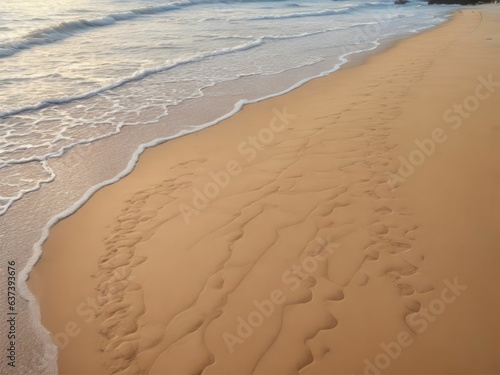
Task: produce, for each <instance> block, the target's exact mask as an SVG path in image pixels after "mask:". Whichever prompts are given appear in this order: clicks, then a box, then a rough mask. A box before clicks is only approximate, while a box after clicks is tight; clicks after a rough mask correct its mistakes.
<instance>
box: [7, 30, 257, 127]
mask: <svg viewBox="0 0 500 375" xmlns="http://www.w3.org/2000/svg"><path fill="white" fill-rule="evenodd" d="M263 43H264V40H263V38H257V39H255V40H251V41H249V42H247V43H243V44H240V45H238V46H235V47H229V48H223V49H220V50H216V51H212V52H207V53H202V54H199V55H194V56H192V57H188V58H185V59H180V60H177V61H175V62H173V63H170V64H166V65H161V66H157V67H154V68H150V69H142V70H139V71H137V72H136V73H135V74H134V75H132V76H129V77H126V78H123V79H120V80H118V81H116V82H114V83H112V84H110V85H107V86H103V87H100V88H98V89H96V90H93V91H90V92H87V93H84V94H80V95H75V96H69V97H63V98H51V99H46V100H43V101H41V102H39V103H37V104H34V105H27V106H24V107H20V108H15V109H12V110H7V111H5V112H3V113H0V119H1V118H5V117H9V116H13V115H17V114H20V113H23V112H28V111H33V110H38V109H42V108H45V107H48V106H50V105H58V104H67V103H70V102H74V101H77V100H83V99H89V98H91V97H93V96H96V95H98V94H100V93H103V92H106V91H109V90H113V89H115V88H118V87H120V86H123V85H124V84H127V83H130V82H135V81H139V80H141V79H144V78H146V77H148V76H150V75H152V74H157V73H161V72H165V71H167V70H170V69H173V68H175V67H177V66H180V65H185V64H189V63H193V62H199V61H202V60H205V59H208V58H211V57H215V56H220V55H226V54H230V53H235V52H241V51H246V50H249V49H252V48H255V47H258V46H260V45H262V44H263Z"/></svg>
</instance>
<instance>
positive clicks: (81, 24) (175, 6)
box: [0, 0, 276, 58]
mask: <svg viewBox="0 0 500 375" xmlns="http://www.w3.org/2000/svg"><path fill="white" fill-rule="evenodd" d="M273 1H276V0H273ZM238 2H243V1H241V0H239V1H238V0H230V1H228V0H226V1H220V0H182V1H174V2H170V3H168V4H165V5H160V6H148V7H142V8H136V9H131V10H129V11H126V12H120V13H111V14H108V15H106V16H104V17H101V18H95V19H90V20H87V19H78V20H73V21H67V22H61V23H59V24H57V25H52V26H48V27H45V28H42V29H38V30H33V31H32V32H30V33H28V34H26V35H24V36H22V37H18V38H16V39H14V40H11V41H8V42H3V43H0V58H3V57H9V56H12V55H14V54H16V53H18V52H20V51H23V50H26V49H30V48H33V47H36V46H40V45H45V44H51V43H55V42H58V41H61V40H64V39H67V38H70V37H72V36H74V35H75V34H79V33H82V32H85V31H89V30H92V29H95V28H100V27H105V26H110V25H114V24H116V23H118V22H123V21H128V20H133V19H136V18H139V17H143V16H149V15H155V14H161V13H165V12H170V11H175V10H180V9H183V8H185V7H190V6H195V5H200V4H221V3H238ZM251 2H267V1H266V0H251Z"/></svg>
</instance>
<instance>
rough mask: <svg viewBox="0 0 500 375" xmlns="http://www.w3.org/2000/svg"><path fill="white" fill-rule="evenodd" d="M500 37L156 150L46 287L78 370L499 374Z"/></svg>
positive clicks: (418, 40)
mask: <svg viewBox="0 0 500 375" xmlns="http://www.w3.org/2000/svg"><path fill="white" fill-rule="evenodd" d="M499 22H500V11H499V10H498V7H497V6H488V7H476V8H473V9H467V10H465V9H464V10H462V11H458V12H457V13H455V15H454V16H453V17H452V19H451V20H450V21H448V22H447V23H445V24H443V25H441V26H439V27H437V28H434V29H432V30H431V31H428V32H425V33H422V34H418V35H415V36H414V37H411V38H408V39H405V40H403V41H401V42H398V43H397V44H396V45H394V46H392V47H391V48H389V49H386V50H384V51H383V52H382V53H379V54H376V55H373V56H371V57H369V58H368V59H367V60H366V61H364V62H363V63H362V64H359V65H356V66H350V67H347V68H343V69H341V70H340V71H338V72H335V73H333V74H331V75H329V76H327V77H324V78H320V79H315V80H313V81H310V82H308V83H306V84H304V85H303V86H301V87H299V88H298V89H296V90H294V91H291V92H290V93H288V94H285V95H282V96H279V97H275V98H272V99H267V100H265V101H262V102H259V103H256V104H251V105H247V106H245V107H244V108H243V109H242V110H241V111H240V112H238V113H237V114H235V115H234V116H232V117H230V118H229V119H227V120H224V121H223V122H221V123H219V124H217V125H215V126H213V127H211V128H207V129H204V130H202V131H200V132H197V133H194V134H190V135H187V136H184V137H181V138H177V139H175V140H172V141H169V142H167V143H165V144H162V145H160V146H157V147H154V148H151V149H148V150H147V151H145V152H144V153H143V154H142V156H141V158H140V160H139V162H138V164H137V166H136V168H135V169H134V170H133V171H132V173H131V174H130V175H128V176H127V177H125V178H123V179H122V180H120V181H119V182H117V183H115V184H112V185H110V186H107V187H105V188H103V189H101V190H100V191H98V192H97V193H96V194H95V195H94V196H93V197H92V198H91V199H90V200H89V201H88V202H87V203H86V204H85V205H84V206H83V207H82V208H81V209H79V210H78V211H77V212H76V213H75V214H73V215H72V216H70V217H68V218H66V219H64V220H62V221H61V222H59V223H58V224H57V225H55V226H54V227H53V228H52V230H51V232H50V235H49V238H48V240H47V241H46V243H45V245H44V247H43V255H42V257H41V259H40V261H39V262H38V264H37V265H36V266H35V268H34V269H33V271H32V273H31V274H30V279H29V286H30V288H31V290H32V291H33V293H34V294H35V295H36V296H37V298H38V300H39V302H40V307H41V315H42V323H43V325H44V326H45V327H46V328H47V329H48V330H49V331H50V332H51V334H52V337H53V340H54V343H55V344H56V345H57V346H58V348H59V359H58V365H59V373H60V374H151V375H153V374H207V375H208V374H227V375H234V374H274V375H277V374H297V373H300V374H372V375H373V374H380V373H386V374H498V373H500V339H499V338H498V332H499V329H500V322H499V318H498V317H499V316H500V292H499V290H498V288H497V287H496V285H497V284H498V283H499V281H500V276H498V271H497V270H498V265H499V264H500V232H499V231H498V227H499V225H500V193H499V192H500V154H499V152H498V150H499V149H500V122H499V121H500V120H499V109H498V108H499V107H498V106H499V104H500V65H499V64H498V62H499V61H500V29H499V28H498V24H499Z"/></svg>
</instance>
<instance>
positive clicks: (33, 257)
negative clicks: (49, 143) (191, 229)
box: [1, 26, 439, 373]
mask: <svg viewBox="0 0 500 375" xmlns="http://www.w3.org/2000/svg"><path fill="white" fill-rule="evenodd" d="M438 27H439V26H438ZM433 28H434V27H432V29H433ZM424 32H426V31H424ZM412 36H413V35H411V34H410V35H407V36H406V37H412ZM404 38H405V37H401V38H396V39H397V40H394V41H390V40H384V41H383V44H385V45H386V46H380V47H378V46H375V47H374V50H373V51H360V52H355V53H353V54H352V55H350V56H349V57H351V56H356V59H354V60H358V62H354V61H350V60H349V61H348V62H346V63H341V66H340V67H339V69H342V68H348V67H349V66H350V65H351V64H357V63H359V62H360V61H362V60H363V59H365V58H368V57H369V56H370V55H373V54H377V53H379V51H381V49H383V48H387V46H390V45H391V44H392V43H397V42H398V40H401V39H404ZM335 71H337V70H335ZM322 74H324V73H322ZM327 75H328V74H327ZM313 79H317V77H315V76H313V77H309V78H307V79H305V80H304V81H305V83H307V82H308V81H310V80H313ZM290 90H293V89H290V88H287V89H285V90H284V92H288V91H290ZM276 95H278V96H279V95H281V94H273V95H271V97H274V96H276ZM261 100H263V99H258V100H257V102H258V101H261ZM245 105H246V104H245ZM235 113H237V111H236V112H235ZM226 116H229V115H228V114H226V115H225V116H223V117H226ZM229 117H230V116H229ZM213 122H214V123H218V122H220V120H215V121H213ZM200 127H201V129H199V130H195V132H197V131H200V130H203V128H204V127H205V124H204V125H201V126H200ZM106 138H108V137H106ZM167 138H168V139H170V138H172V139H175V138H178V136H177V135H174V136H172V137H167ZM160 139H161V138H156V139H155V141H153V142H149V143H157V142H159V140H160ZM163 139H165V138H163ZM105 141H106V139H105ZM164 142H167V141H160V144H161V143H164ZM149 143H146V144H149ZM143 146H144V144H143V145H141V148H142V147H143ZM150 147H151V146H150ZM87 148H89V149H90V148H91V147H89V146H88V145H79V146H77V147H76V148H74V149H72V150H71V151H70V152H69V153H68V156H67V158H68V160H69V162H71V161H72V160H73V161H74V160H75V159H76V160H78V159H80V158H86V157H89V156H91V155H92V151H90V154H89V151H87V150H86V149H87ZM140 153H141V152H139V149H137V150H136V151H135V153H134V154H138V155H140ZM50 160H51V162H50V167H51V169H54V165H55V166H56V169H54V171H57V175H58V176H59V172H62V170H60V168H59V167H60V166H59V164H61V162H60V161H59V160H56V159H54V160H52V159H50ZM80 162H81V161H80ZM66 163H67V161H64V160H63V162H62V164H61V165H62V166H64V165H65V164H66ZM131 163H132V160H131V161H130V162H129V167H128V168H127V169H125V170H123V171H122V172H121V173H120V174H119V175H120V176H121V175H128V173H130V171H127V170H128V169H129V168H131V167H130V164H131ZM132 164H134V165H133V166H132V169H133V167H134V166H135V163H132ZM57 168H59V170H57ZM61 177H62V178H63V179H64V178H68V177H69V176H67V173H61ZM121 178H123V177H119V178H118V179H117V176H115V177H113V178H112V179H108V180H105V182H101V183H99V184H97V185H94V186H93V187H92V188H90V189H89V190H87V191H86V192H85V193H83V191H80V192H77V193H76V195H78V197H79V198H78V200H77V201H75V203H74V204H72V205H71V207H70V208H66V207H67V206H66V205H65V204H62V205H61V204H57V203H56V202H55V201H52V199H49V200H47V199H46V198H47V193H50V192H54V191H55V192H57V194H61V193H64V187H61V186H59V187H58V188H56V189H51V190H50V191H49V190H47V191H46V192H45V194H42V198H40V197H39V194H38V190H37V191H35V192H32V193H29V196H27V197H25V198H24V202H22V203H21V204H18V205H15V206H14V207H13V208H11V210H9V212H7V213H6V214H4V215H2V217H1V219H3V221H4V223H5V224H9V222H7V219H10V220H12V219H17V220H14V222H19V219H20V218H21V219H23V220H21V221H22V222H23V223H24V222H26V223H27V225H30V226H32V227H34V226H35V223H34V222H31V223H29V222H28V221H27V220H24V219H26V218H25V215H23V214H22V211H23V209H25V208H26V206H30V205H33V204H34V202H33V200H35V203H36V201H37V199H42V200H43V201H44V202H45V201H46V200H47V201H46V202H45V203H44V205H50V206H53V207H64V209H62V211H61V212H60V213H59V214H56V215H54V216H50V215H49V216H50V220H48V221H47V223H46V224H45V225H44V226H43V228H41V227H40V232H41V236H39V235H36V233H38V231H36V232H35V231H30V232H32V233H31V234H32V235H30V236H29V237H33V238H32V240H29V239H28V238H27V237H26V239H25V240H23V241H20V240H19V238H18V239H16V238H9V237H8V236H7V237H5V238H4V239H5V240H6V242H5V243H4V245H5V247H6V248H7V247H12V248H20V249H22V248H26V249H27V250H30V254H29V255H27V256H25V254H24V253H23V254H18V255H16V256H15V258H16V261H18V263H19V264H21V265H22V266H21V268H20V269H21V271H20V272H19V276H20V280H23V282H22V283H21V284H20V288H19V292H20V295H21V297H22V299H21V304H20V306H19V308H20V313H21V314H25V315H27V316H29V321H30V323H29V324H28V325H24V324H23V326H22V327H21V329H20V333H19V334H20V335H21V337H25V336H26V337H28V336H29V337H33V335H32V333H33V332H37V334H36V335H35V338H36V340H34V341H33V343H29V344H25V341H24V340H23V341H22V343H21V344H20V346H21V348H20V352H21V356H20V359H19V360H20V362H22V363H24V364H25V365H24V366H25V367H21V369H20V371H30V370H33V369H36V371H37V372H39V373H53V371H54V370H53V367H52V366H51V364H50V363H49V362H50V361H51V360H53V359H54V358H55V357H56V354H55V353H54V352H53V349H54V347H53V346H52V345H51V344H49V343H48V341H44V340H43V339H44V337H45V338H46V339H47V338H48V331H46V329H45V327H42V326H39V325H38V324H37V322H39V321H40V317H39V306H38V300H37V299H36V298H35V297H34V295H33V293H32V292H31V290H29V288H28V287H27V284H25V281H24V280H27V279H28V275H29V273H30V272H31V269H32V268H33V265H34V264H36V263H37V262H38V260H39V258H40V256H41V250H40V251H37V250H36V249H37V248H39V249H41V244H43V243H44V242H45V240H46V238H47V236H48V233H49V231H50V230H51V228H52V227H53V226H54V225H56V223H58V222H59V221H61V220H64V219H65V218H67V217H68V216H71V215H72V214H73V213H74V212H76V211H78V210H79V209H80V207H81V206H82V205H83V204H85V202H86V201H87V200H88V197H91V196H92V195H94V194H95V193H96V192H97V191H99V190H100V189H102V188H103V187H106V186H108V185H109V184H112V183H114V182H110V181H115V180H117V181H119V180H120V179H121ZM61 188H62V189H63V190H62V191H61ZM80 190H81V189H80ZM82 194H83V197H82V196H81V195H82ZM73 195H75V194H73ZM43 197H45V198H43ZM75 197H76V196H75ZM75 199H76V198H75ZM18 203H19V202H18ZM58 210H59V209H57V210H55V211H54V210H53V211H54V212H57V211H58ZM10 211H12V212H10ZM36 211H38V210H36ZM45 216H46V215H42V214H41V213H40V212H35V215H34V216H33V218H37V217H38V218H41V217H45ZM5 228H7V231H10V232H12V233H15V232H17V231H18V228H19V227H18V225H15V224H14V225H6V227H5ZM24 236H25V235H24ZM18 237H20V236H18ZM23 238H24V237H23ZM27 242H30V244H35V245H30V246H29V249H28V247H27V246H24V245H25V243H27ZM32 248H33V249H35V250H34V251H33V250H32ZM25 258H26V259H27V260H25ZM40 340H41V341H40ZM34 342H37V344H35V343H34ZM32 346H33V347H36V348H37V349H36V351H37V352H39V348H44V350H43V353H41V354H40V355H37V356H31V355H30V353H32V350H31V349H29V348H31V347H32ZM47 361H49V362H47Z"/></svg>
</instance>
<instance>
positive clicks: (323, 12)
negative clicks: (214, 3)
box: [204, 2, 392, 21]
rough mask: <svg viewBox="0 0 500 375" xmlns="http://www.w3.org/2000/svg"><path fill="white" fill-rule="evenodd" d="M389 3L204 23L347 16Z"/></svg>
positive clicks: (208, 19) (211, 18)
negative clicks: (347, 14)
mask: <svg viewBox="0 0 500 375" xmlns="http://www.w3.org/2000/svg"><path fill="white" fill-rule="evenodd" d="M388 5H392V3H391V4H388V3H378V2H376V3H375V2H370V3H360V4H356V5H352V6H347V7H344V8H337V9H324V10H319V11H312V12H296V13H285V14H273V15H266V16H257V17H234V18H226V19H224V18H220V17H210V18H206V19H204V21H223V20H225V21H266V20H280V19H290V18H306V17H324V16H333V15H338V14H346V13H351V12H353V11H356V10H362V9H363V8H374V7H377V8H383V7H386V6H388Z"/></svg>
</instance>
